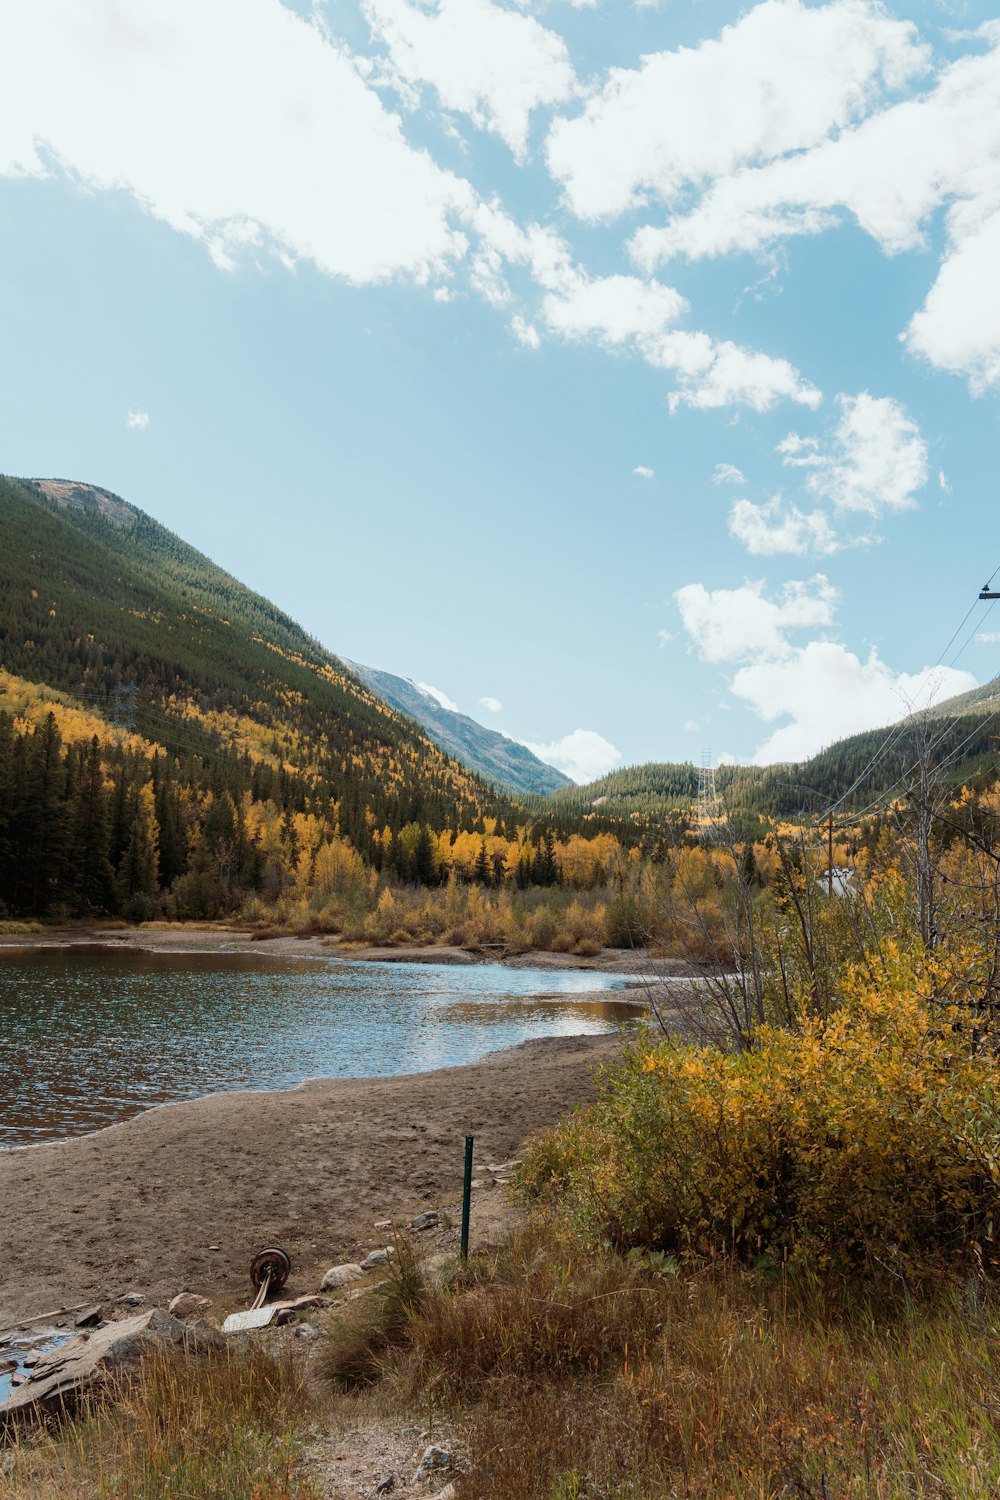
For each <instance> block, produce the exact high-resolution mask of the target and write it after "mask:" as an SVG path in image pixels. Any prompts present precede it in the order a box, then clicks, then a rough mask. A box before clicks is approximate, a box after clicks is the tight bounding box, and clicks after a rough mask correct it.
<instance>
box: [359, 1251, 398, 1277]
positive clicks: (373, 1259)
mask: <svg viewBox="0 0 1000 1500" xmlns="http://www.w3.org/2000/svg"><path fill="white" fill-rule="evenodd" d="M395 1253H396V1252H395V1250H394V1249H393V1247H392V1246H391V1245H386V1247H385V1249H384V1250H372V1251H370V1252H369V1253H368V1254H367V1255H366V1256H365V1258H364V1260H363V1261H362V1262H361V1269H362V1271H374V1269H375V1267H376V1266H384V1265H387V1264H388V1261H389V1257H390V1255H394V1254H395Z"/></svg>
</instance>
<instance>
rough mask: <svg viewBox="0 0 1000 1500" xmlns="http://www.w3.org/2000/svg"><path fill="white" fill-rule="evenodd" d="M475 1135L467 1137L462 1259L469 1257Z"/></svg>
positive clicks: (463, 1192)
mask: <svg viewBox="0 0 1000 1500" xmlns="http://www.w3.org/2000/svg"><path fill="white" fill-rule="evenodd" d="M474 1140H475V1136H472V1135H467V1136H466V1137H465V1182H464V1183H463V1184H462V1259H463V1260H468V1258H469V1208H470V1205H471V1203H472V1143H473V1141H474Z"/></svg>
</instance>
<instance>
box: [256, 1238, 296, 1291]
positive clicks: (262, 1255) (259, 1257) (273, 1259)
mask: <svg viewBox="0 0 1000 1500" xmlns="http://www.w3.org/2000/svg"><path fill="white" fill-rule="evenodd" d="M291 1269H292V1262H291V1259H290V1257H289V1256H288V1254H287V1252H286V1251H284V1250H282V1249H281V1248H280V1247H279V1246H278V1245H268V1246H267V1247H266V1248H265V1249H263V1250H258V1251H257V1254H256V1255H255V1256H254V1258H253V1260H252V1261H251V1262H250V1280H251V1281H252V1282H253V1284H254V1286H255V1287H256V1288H257V1290H258V1291H259V1290H260V1288H261V1287H262V1286H263V1285H264V1282H265V1281H266V1282H268V1295H270V1294H271V1293H272V1292H280V1291H281V1288H282V1287H283V1286H284V1284H285V1282H286V1281H287V1280H288V1277H289V1275H290V1273H291Z"/></svg>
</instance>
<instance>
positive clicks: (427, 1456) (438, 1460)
mask: <svg viewBox="0 0 1000 1500" xmlns="http://www.w3.org/2000/svg"><path fill="white" fill-rule="evenodd" d="M450 1468H451V1454H450V1453H449V1452H448V1450H447V1448H439V1447H438V1446H437V1444H436V1443H431V1445H430V1447H429V1448H425V1449H424V1456H423V1458H422V1459H421V1460H420V1463H419V1465H418V1467H417V1472H416V1474H414V1476H413V1478H414V1482H415V1483H416V1482H417V1481H419V1480H421V1479H428V1478H430V1476H431V1475H432V1474H436V1473H437V1472H438V1470H440V1469H450Z"/></svg>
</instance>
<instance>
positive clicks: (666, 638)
mask: <svg viewBox="0 0 1000 1500" xmlns="http://www.w3.org/2000/svg"><path fill="white" fill-rule="evenodd" d="M656 639H657V640H658V641H659V643H660V649H661V650H662V649H663V647H665V646H669V645H670V642H671V641H673V640H676V639H677V637H676V636H675V635H674V632H673V631H672V630H658V631H657V632H656Z"/></svg>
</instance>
